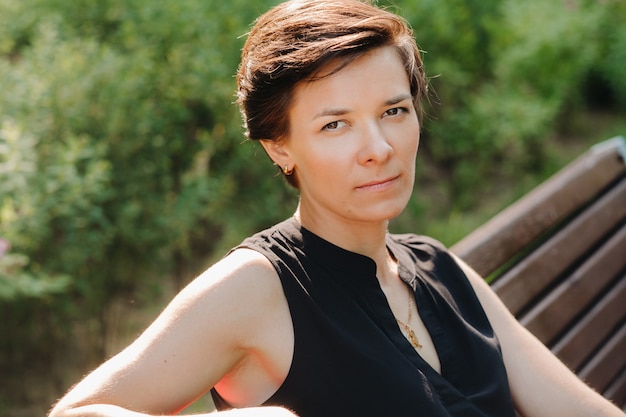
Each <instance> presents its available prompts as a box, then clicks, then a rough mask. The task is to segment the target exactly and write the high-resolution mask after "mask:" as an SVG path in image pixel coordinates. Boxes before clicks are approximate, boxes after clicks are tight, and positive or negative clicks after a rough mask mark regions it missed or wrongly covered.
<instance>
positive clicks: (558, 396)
mask: <svg viewBox="0 0 626 417" xmlns="http://www.w3.org/2000/svg"><path fill="white" fill-rule="evenodd" d="M455 259H456V261H457V262H458V263H459V265H460V266H461V268H463V270H464V272H465V273H466V275H467V276H468V278H469V280H470V282H471V283H472V286H473V287H474V290H475V291H476V294H477V295H478V298H479V299H480V302H481V304H482V305H483V308H484V309H485V312H486V313H487V316H488V317H489V321H490V322H491V324H492V326H493V327H494V330H495V332H496V334H497V335H498V339H499V340H500V344H501V346H502V353H503V356H504V362H505V366H506V370H507V374H508V378H509V384H510V386H511V392H512V395H513V400H514V402H515V406H516V408H517V410H518V411H519V412H520V413H522V415H524V416H525V417H541V416H544V417H545V416H571V417H576V416H579V417H598V416H603V417H610V416H615V417H624V413H623V412H622V411H621V410H619V409H618V408H617V407H616V406H615V405H613V404H612V403H611V402H609V401H608V400H606V399H605V398H604V397H602V396H601V395H600V394H598V393H597V392H595V391H594V390H593V389H591V388H590V387H589V386H587V385H586V384H585V383H583V382H582V381H581V380H580V379H579V378H578V377H577V376H576V375H575V374H574V373H572V372H571V371H570V370H569V368H567V366H565V365H564V364H563V363H562V362H561V361H560V360H559V359H558V358H557V357H556V356H554V355H553V354H552V352H550V350H549V349H547V348H546V347H545V346H544V345H543V343H541V342H540V341H539V340H538V339H537V338H535V336H533V335H532V334H531V333H530V332H529V331H528V330H526V328H524V326H522V325H521V324H520V323H519V322H518V321H517V320H516V319H515V317H514V316H513V315H512V314H511V313H510V312H509V310H508V309H507V308H506V306H505V305H504V303H502V301H500V299H499V298H498V296H497V295H496V294H495V293H494V292H493V290H492V289H491V288H490V287H489V285H488V284H487V283H486V282H485V281H484V280H483V279H482V277H480V276H479V275H478V273H476V272H475V271H474V270H473V269H472V268H471V267H469V266H468V265H467V264H466V263H465V262H463V261H462V260H460V259H459V258H458V257H456V256H455Z"/></svg>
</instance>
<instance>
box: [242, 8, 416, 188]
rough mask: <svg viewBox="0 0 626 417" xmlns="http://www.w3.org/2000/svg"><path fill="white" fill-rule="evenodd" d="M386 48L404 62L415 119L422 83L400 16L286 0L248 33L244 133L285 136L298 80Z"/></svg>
mask: <svg viewBox="0 0 626 417" xmlns="http://www.w3.org/2000/svg"><path fill="white" fill-rule="evenodd" d="M388 45H391V46H395V47H396V48H397V50H398V52H399V54H400V57H401V58H402V60H403V62H404V66H405V68H406V71H407V75H408V76H409V82H410V86H411V94H412V96H413V101H414V104H415V109H416V111H417V114H418V117H419V119H420V121H421V118H422V104H421V101H422V99H423V98H424V97H425V96H426V94H427V80H426V75H425V73H424V70H423V67H422V59H421V55H420V51H419V49H418V47H417V45H416V44H415V40H414V38H413V32H412V30H411V29H410V27H409V25H408V24H407V22H406V21H405V20H404V19H402V18H401V17H399V16H397V15H395V14H393V13H391V12H388V11H385V10H382V9H380V8H378V7H376V6H373V5H372V4H370V3H368V2H365V1H361V0H291V1H287V2H285V3H282V4H279V5H278V6H276V7H274V8H273V9H271V10H270V11H268V12H267V13H265V14H263V15H262V16H260V17H259V18H258V19H257V20H256V22H255V24H254V26H253V28H252V30H251V31H250V33H249V34H248V38H247V40H246V42H245V45H244V47H243V50H242V55H241V64H240V67H239V71H238V73H237V103H238V104H239V107H240V110H241V114H242V117H243V120H244V126H245V129H246V136H247V137H248V138H249V139H253V140H258V139H269V140H280V139H281V138H283V137H285V136H286V135H287V134H288V133H289V105H290V104H291V101H292V97H293V91H294V88H295V86H296V85H297V84H298V83H299V82H301V81H305V80H310V79H311V78H312V77H313V76H314V75H315V73H316V71H318V70H319V69H320V68H321V67H322V66H324V65H325V64H326V63H328V62H330V61H332V60H335V59H340V60H342V62H341V65H339V67H338V69H337V71H338V70H339V69H341V68H343V67H345V66H346V65H348V64H349V63H350V62H351V61H353V60H354V59H356V58H357V57H359V56H361V55H363V54H364V53H366V52H367V51H370V50H372V49H374V48H378V47H382V46H388ZM288 179H289V178H288ZM290 182H292V185H294V184H293V180H291V179H290Z"/></svg>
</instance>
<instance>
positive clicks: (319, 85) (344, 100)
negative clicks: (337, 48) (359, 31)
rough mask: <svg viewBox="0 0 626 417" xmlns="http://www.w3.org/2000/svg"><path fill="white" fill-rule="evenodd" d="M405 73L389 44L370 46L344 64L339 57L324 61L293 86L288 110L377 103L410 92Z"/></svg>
mask: <svg viewBox="0 0 626 417" xmlns="http://www.w3.org/2000/svg"><path fill="white" fill-rule="evenodd" d="M410 91H411V87H410V82H409V76H408V73H407V71H406V68H405V66H404V62H403V61H402V59H401V57H400V54H399V52H398V51H397V49H396V48H395V47H393V46H384V47H380V48H376V49H373V50H371V51H368V52H367V53H365V54H363V55H362V56H359V57H357V58H356V59H354V60H352V61H351V62H349V63H348V64H347V65H346V64H345V62H344V61H342V60H339V59H338V60H335V61H331V62H330V63H328V64H326V65H324V66H323V67H322V68H321V69H320V70H319V71H318V72H317V74H316V76H315V77H314V78H312V79H311V80H308V81H304V82H301V83H299V84H297V85H296V86H295V89H294V94H293V100H292V105H291V110H292V111H295V112H297V113H316V112H317V111H319V108H320V107H322V108H323V107H326V106H347V107H349V108H358V107H361V106H363V105H379V104H381V103H384V102H386V101H388V100H389V99H390V97H395V96H399V95H410Z"/></svg>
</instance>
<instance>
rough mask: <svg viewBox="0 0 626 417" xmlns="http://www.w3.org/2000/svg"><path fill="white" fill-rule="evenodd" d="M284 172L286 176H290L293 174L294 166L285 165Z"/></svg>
mask: <svg viewBox="0 0 626 417" xmlns="http://www.w3.org/2000/svg"><path fill="white" fill-rule="evenodd" d="M283 174H285V175H286V176H290V175H291V174H293V168H292V169H289V165H285V166H284V167H283Z"/></svg>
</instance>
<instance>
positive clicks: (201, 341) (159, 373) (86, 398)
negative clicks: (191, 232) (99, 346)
mask: <svg viewBox="0 0 626 417" xmlns="http://www.w3.org/2000/svg"><path fill="white" fill-rule="evenodd" d="M285 309H288V307H287V306H286V300H284V295H283V293H282V289H281V287H280V283H279V281H278V279H277V277H276V275H275V271H274V269H273V268H272V266H271V265H270V264H269V262H268V261H267V260H266V259H265V258H263V257H262V256H261V255H260V254H258V253H256V252H253V251H250V250H238V251H235V252H233V253H232V254H231V255H229V256H228V257H226V258H224V259H223V260H222V261H220V262H218V263H217V264H215V265H214V266H213V267H212V268H210V269H209V270H207V271H206V272H205V273H203V274H202V275H200V276H199V277H198V278H196V279H195V280H194V281H193V282H192V283H191V284H190V285H189V286H187V287H186V288H185V289H183V290H182V291H181V292H180V293H179V294H178V295H177V296H176V297H175V298H174V300H172V302H171V303H170V305H169V306H168V307H167V308H166V309H165V310H164V311H163V313H162V314H161V315H160V316H159V317H158V318H157V319H156V320H155V321H154V322H153V323H152V324H151V325H150V326H149V327H148V329H147V330H146V331H145V332H144V333H143V334H142V335H141V336H140V337H139V338H138V339H137V340H135V341H134V342H133V343H132V344H131V345H130V346H128V347H127V348H126V349H125V350H123V351H122V352H120V353H119V354H118V355H116V356H114V357H113V358H111V359H110V360H108V361H107V362H105V363H104V364H102V365H101V366H100V367H99V368H97V369H96V370H95V371H94V372H92V373H91V374H90V375H88V376H87V377H86V378H85V379H84V380H83V381H81V382H80V383H79V384H77V385H76V386H75V387H74V388H73V389H71V390H70V391H69V392H68V393H67V394H66V395H65V397H63V398H62V399H61V400H60V401H59V402H58V404H57V405H56V407H54V409H53V410H52V411H51V413H50V417H70V416H71V417H78V416H81V417H89V416H98V417H105V416H115V417H139V416H147V415H167V414H170V415H173V414H175V413H177V412H178V411H180V410H182V409H183V408H185V407H186V406H187V405H189V404H190V403H191V402H193V401H194V400H196V399H197V398H199V397H200V396H202V395H203V394H205V393H206V392H207V391H208V390H209V389H210V388H211V387H213V386H215V385H216V384H217V383H218V382H219V381H220V380H222V379H223V378H224V377H225V376H227V375H228V374H229V372H231V371H232V370H234V369H241V368H242V367H248V368H253V369H257V368H261V369H265V367H266V368H267V369H269V370H272V369H274V368H275V364H274V363H271V357H272V356H271V354H270V355H268V352H269V353H271V352H272V349H274V348H275V345H272V344H271V343H268V342H267V341H268V340H272V339H276V337H275V335H273V334H272V332H274V331H275V330H273V329H275V328H276V327H277V326H276V323H279V324H285V316H286V317H287V318H289V314H288V310H287V311H285ZM259 312H263V314H259ZM281 320H282V321H281ZM270 324H272V325H271V326H270ZM286 324H287V325H290V321H288V322H287V323H286ZM278 327H279V328H280V326H278ZM282 327H283V328H284V326H282ZM278 353H282V352H278ZM258 357H260V358H261V359H257V358H258ZM268 358H269V359H268ZM266 359H267V361H270V363H261V364H260V365H262V366H257V367H254V366H255V365H254V364H255V363H257V362H259V361H263V360H266ZM250 363H253V365H249V364H250ZM248 368H246V369H248ZM276 374H277V375H280V372H277V373H276ZM272 375H273V374H271V373H270V375H269V376H268V377H267V378H266V379H263V380H264V381H266V384H267V385H269V386H268V387H267V389H268V390H270V391H271V390H272V389H273V387H272V385H279V384H280V382H282V381H272V379H271V377H272ZM250 413H254V415H263V416H268V417H269V416H288V415H291V416H292V415H294V414H292V413H290V412H288V411H287V410H284V409H280V408H275V407H268V408H263V409H256V411H254V410H252V409H248V410H246V409H241V410H232V411H228V412H226V413H225V415H233V416H234V415H241V416H247V415H252V414H250ZM259 413H262V414H259Z"/></svg>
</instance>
